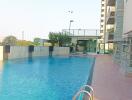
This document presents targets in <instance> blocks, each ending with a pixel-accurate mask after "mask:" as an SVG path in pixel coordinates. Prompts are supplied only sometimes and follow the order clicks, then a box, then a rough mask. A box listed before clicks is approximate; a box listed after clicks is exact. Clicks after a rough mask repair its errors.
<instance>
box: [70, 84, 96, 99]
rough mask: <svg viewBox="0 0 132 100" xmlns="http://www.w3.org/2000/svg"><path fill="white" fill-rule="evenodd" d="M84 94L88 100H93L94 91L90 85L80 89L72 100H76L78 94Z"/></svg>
mask: <svg viewBox="0 0 132 100" xmlns="http://www.w3.org/2000/svg"><path fill="white" fill-rule="evenodd" d="M85 88H88V89H90V90H89V91H87V90H85ZM82 93H85V94H87V95H88V97H89V98H88V100H94V90H93V88H92V87H91V86H90V85H84V86H82V87H81V88H80V90H79V91H78V92H77V93H76V94H75V95H74V97H73V99H72V100H76V99H77V98H78V97H79V96H80V94H82Z"/></svg>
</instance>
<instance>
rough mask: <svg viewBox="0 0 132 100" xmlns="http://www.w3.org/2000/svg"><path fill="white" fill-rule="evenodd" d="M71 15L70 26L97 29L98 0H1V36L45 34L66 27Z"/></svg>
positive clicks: (26, 36)
mask: <svg viewBox="0 0 132 100" xmlns="http://www.w3.org/2000/svg"><path fill="white" fill-rule="evenodd" d="M71 10H72V11H73V13H72V14H71V13H69V12H68V11H71ZM70 19H73V20H74V22H73V23H72V25H71V28H76V29H78V28H85V29H99V26H100V0H0V36H3V35H15V36H17V37H18V38H19V39H21V38H22V31H24V38H25V39H31V38H33V37H41V38H46V37H47V36H48V33H49V32H51V31H52V32H58V31H61V30H62V29H68V27H69V20H70Z"/></svg>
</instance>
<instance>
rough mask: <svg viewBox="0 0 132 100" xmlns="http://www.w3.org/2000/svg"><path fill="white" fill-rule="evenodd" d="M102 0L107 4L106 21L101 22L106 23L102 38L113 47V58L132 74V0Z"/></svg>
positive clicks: (125, 70)
mask: <svg viewBox="0 0 132 100" xmlns="http://www.w3.org/2000/svg"><path fill="white" fill-rule="evenodd" d="M102 1H103V2H105V4H106V5H105V10H104V11H105V17H104V23H102V22H101V25H102V24H103V25H104V28H103V29H104V33H103V35H104V36H103V37H104V38H102V39H103V40H104V43H105V46H107V44H108V47H113V59H114V61H115V62H117V63H118V64H120V66H121V69H122V71H123V72H124V73H125V75H132V22H131V18H132V13H131V9H132V6H131V5H132V0H105V1H104V0H102ZM101 13H102V12H101ZM101 16H102V15H101ZM101 19H102V17H101ZM100 27H102V26H100ZM101 29H102V28H100V30H101ZM101 32H102V31H100V35H101V34H102V33H101ZM105 49H106V47H105ZM108 49H109V48H108Z"/></svg>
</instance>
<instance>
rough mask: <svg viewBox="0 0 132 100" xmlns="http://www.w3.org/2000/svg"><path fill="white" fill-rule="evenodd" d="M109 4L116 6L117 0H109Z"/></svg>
mask: <svg viewBox="0 0 132 100" xmlns="http://www.w3.org/2000/svg"><path fill="white" fill-rule="evenodd" d="M107 6H115V0H108V1H107Z"/></svg>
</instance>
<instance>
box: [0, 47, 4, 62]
mask: <svg viewBox="0 0 132 100" xmlns="http://www.w3.org/2000/svg"><path fill="white" fill-rule="evenodd" d="M0 61H3V46H0Z"/></svg>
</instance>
